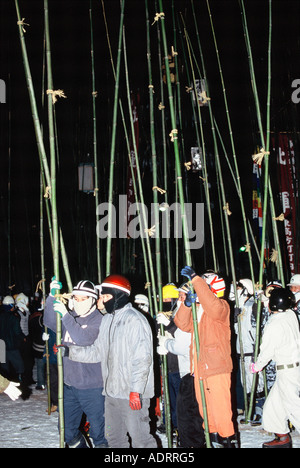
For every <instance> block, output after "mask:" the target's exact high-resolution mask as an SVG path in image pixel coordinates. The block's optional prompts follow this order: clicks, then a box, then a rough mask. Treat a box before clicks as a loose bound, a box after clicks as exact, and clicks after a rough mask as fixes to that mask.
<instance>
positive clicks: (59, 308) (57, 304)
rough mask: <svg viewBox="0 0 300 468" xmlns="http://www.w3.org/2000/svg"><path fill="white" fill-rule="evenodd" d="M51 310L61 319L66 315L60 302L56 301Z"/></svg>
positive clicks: (64, 307)
mask: <svg viewBox="0 0 300 468" xmlns="http://www.w3.org/2000/svg"><path fill="white" fill-rule="evenodd" d="M53 309H54V311H55V312H56V313H57V314H59V315H60V316H61V317H63V316H64V315H66V314H67V313H68V311H67V308H66V306H65V305H64V304H63V303H62V302H61V301H58V300H56V301H54V302H53Z"/></svg>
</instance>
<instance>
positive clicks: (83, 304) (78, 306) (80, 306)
mask: <svg viewBox="0 0 300 468" xmlns="http://www.w3.org/2000/svg"><path fill="white" fill-rule="evenodd" d="M73 307H74V311H75V313H76V315H78V316H79V317H83V316H84V315H87V314H89V313H91V312H93V311H94V310H95V309H96V305H95V299H94V298H93V297H89V298H88V299H85V300H84V301H80V302H78V301H75V300H74V302H73Z"/></svg>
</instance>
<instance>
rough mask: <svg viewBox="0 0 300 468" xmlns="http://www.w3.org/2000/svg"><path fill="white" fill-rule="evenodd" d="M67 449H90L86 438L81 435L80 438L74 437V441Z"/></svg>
mask: <svg viewBox="0 0 300 468" xmlns="http://www.w3.org/2000/svg"><path fill="white" fill-rule="evenodd" d="M67 447H68V448H70V449H79V448H80V449H81V448H84V449H87V448H90V447H89V444H88V442H87V440H86V438H85V437H84V435H83V434H81V433H79V434H78V436H76V437H74V439H73V440H71V442H69V443H68V444H67Z"/></svg>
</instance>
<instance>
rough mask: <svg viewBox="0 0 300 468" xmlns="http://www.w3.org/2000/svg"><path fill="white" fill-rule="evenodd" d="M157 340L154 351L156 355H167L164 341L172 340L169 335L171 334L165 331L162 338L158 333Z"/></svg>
mask: <svg viewBox="0 0 300 468" xmlns="http://www.w3.org/2000/svg"><path fill="white" fill-rule="evenodd" d="M157 338H158V346H157V349H156V350H157V352H158V354H160V355H166V354H168V350H167V348H166V341H167V340H173V336H172V335H171V333H169V332H168V331H166V332H165V334H164V336H162V335H161V334H160V332H158V335H157Z"/></svg>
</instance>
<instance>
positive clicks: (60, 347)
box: [53, 343, 69, 357]
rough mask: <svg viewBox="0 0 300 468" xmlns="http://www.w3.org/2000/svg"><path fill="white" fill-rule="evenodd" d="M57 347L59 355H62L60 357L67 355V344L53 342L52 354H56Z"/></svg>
mask: <svg viewBox="0 0 300 468" xmlns="http://www.w3.org/2000/svg"><path fill="white" fill-rule="evenodd" d="M59 349H61V355H62V357H69V347H68V346H65V345H57V344H56V343H55V345H54V346H53V351H54V354H57V353H58V350H59Z"/></svg>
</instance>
